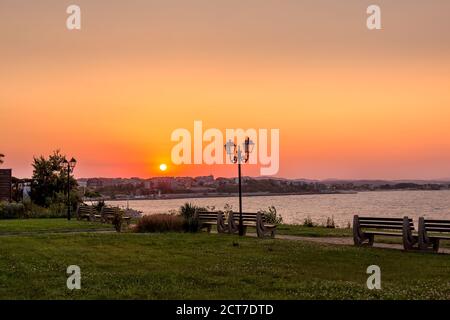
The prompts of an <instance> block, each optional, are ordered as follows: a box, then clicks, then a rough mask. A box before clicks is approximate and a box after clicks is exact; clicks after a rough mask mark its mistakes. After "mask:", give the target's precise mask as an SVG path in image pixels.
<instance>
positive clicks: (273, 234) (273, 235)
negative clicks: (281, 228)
mask: <svg viewBox="0 0 450 320" xmlns="http://www.w3.org/2000/svg"><path fill="white" fill-rule="evenodd" d="M276 231H277V229H272V231H271V232H270V237H271V238H275V232H276Z"/></svg>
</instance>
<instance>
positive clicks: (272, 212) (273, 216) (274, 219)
mask: <svg viewBox="0 0 450 320" xmlns="http://www.w3.org/2000/svg"><path fill="white" fill-rule="evenodd" d="M258 212H260V213H264V217H265V218H266V222H267V223H270V224H281V223H283V218H282V217H281V215H278V214H277V208H275V206H270V207H268V208H267V210H258Z"/></svg>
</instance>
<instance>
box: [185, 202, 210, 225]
mask: <svg viewBox="0 0 450 320" xmlns="http://www.w3.org/2000/svg"><path fill="white" fill-rule="evenodd" d="M202 210H205V208H201V207H198V206H196V205H193V204H191V203H185V204H184V205H182V206H181V207H180V215H181V217H182V218H183V219H184V229H185V230H186V231H187V232H197V231H198V230H199V224H198V221H197V219H195V214H196V213H197V211H202Z"/></svg>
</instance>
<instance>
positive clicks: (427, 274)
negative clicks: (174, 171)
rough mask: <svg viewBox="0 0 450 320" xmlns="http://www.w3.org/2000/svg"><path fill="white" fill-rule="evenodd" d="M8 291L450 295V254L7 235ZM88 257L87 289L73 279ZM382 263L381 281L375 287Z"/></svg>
mask: <svg viewBox="0 0 450 320" xmlns="http://www.w3.org/2000/svg"><path fill="white" fill-rule="evenodd" d="M0 241H1V245H0V270H1V272H0V298H1V299H116V298H124V299H269V298H270V299H450V257H449V256H448V255H435V254H420V253H406V252H402V251H399V250H386V249H376V248H356V247H349V246H333V245H323V244H316V243H308V242H302V241H288V240H270V239H265V240H261V239H257V238H251V237H245V238H238V237H237V236H230V235H219V234H206V233H199V234H183V233H167V234H132V233H122V234H118V233H107V234H105V233H100V234H98V233H97V234H94V233H81V234H42V235H32V236H29V235H23V236H3V237H1V238H0ZM72 264H75V265H79V266H80V267H81V273H82V284H81V286H82V289H81V290H74V291H70V290H68V289H67V288H66V268H67V266H69V265H72ZM372 264H376V265H379V266H380V268H381V278H382V290H378V291H371V290H368V289H367V288H366V285H365V283H366V279H367V277H368V275H367V274H366V268H367V267H368V266H369V265H372Z"/></svg>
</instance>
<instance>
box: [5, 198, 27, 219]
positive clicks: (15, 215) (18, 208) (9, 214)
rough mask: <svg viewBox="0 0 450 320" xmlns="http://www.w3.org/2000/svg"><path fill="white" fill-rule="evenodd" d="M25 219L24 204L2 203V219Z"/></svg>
mask: <svg viewBox="0 0 450 320" xmlns="http://www.w3.org/2000/svg"><path fill="white" fill-rule="evenodd" d="M20 218H25V206H24V205H23V204H22V203H9V202H0V219H20Z"/></svg>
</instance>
